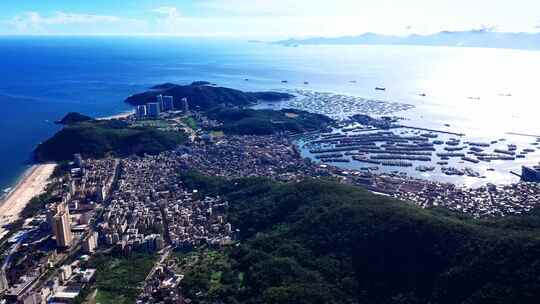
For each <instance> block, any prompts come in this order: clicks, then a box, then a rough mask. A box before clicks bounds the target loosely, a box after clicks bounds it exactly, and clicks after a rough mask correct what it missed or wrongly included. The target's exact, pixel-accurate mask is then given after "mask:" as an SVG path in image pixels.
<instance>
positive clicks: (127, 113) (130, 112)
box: [96, 110, 135, 120]
mask: <svg viewBox="0 0 540 304" xmlns="http://www.w3.org/2000/svg"><path fill="white" fill-rule="evenodd" d="M133 114H135V110H127V111H123V112H120V113H118V114H116V115H110V116H104V117H97V118H96V119H97V120H111V119H121V118H126V117H129V116H131V115H133Z"/></svg>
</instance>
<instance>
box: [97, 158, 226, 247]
mask: <svg viewBox="0 0 540 304" xmlns="http://www.w3.org/2000/svg"><path fill="white" fill-rule="evenodd" d="M173 156H174V154H162V155H158V156H146V157H142V158H139V157H133V158H129V159H124V160H122V163H121V173H120V176H119V179H118V186H117V189H116V190H115V191H114V192H113V193H112V195H111V198H110V204H109V205H108V206H107V207H106V209H105V212H104V216H103V222H101V223H100V224H99V231H100V233H102V234H103V236H104V238H105V241H106V243H107V244H109V245H119V246H121V247H122V249H123V250H126V251H127V253H129V252H131V251H132V250H137V249H142V250H149V251H157V250H161V249H163V248H164V246H165V241H167V243H169V244H170V245H172V246H174V247H180V248H192V247H195V246H197V245H200V244H208V245H222V244H224V243H228V242H230V240H231V238H232V236H233V229H232V226H231V224H229V223H227V222H226V221H225V220H224V216H223V214H224V212H225V208H226V206H227V202H222V201H221V200H220V199H219V198H212V197H204V198H199V196H198V195H197V193H193V192H190V191H188V190H187V189H184V188H183V187H182V184H181V181H180V177H179V174H178V173H179V171H178V168H179V163H178V159H179V158H177V157H173ZM164 238H166V240H165V239H164Z"/></svg>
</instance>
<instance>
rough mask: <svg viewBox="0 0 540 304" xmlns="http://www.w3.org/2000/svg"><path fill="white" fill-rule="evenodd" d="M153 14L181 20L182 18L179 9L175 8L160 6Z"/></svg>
mask: <svg viewBox="0 0 540 304" xmlns="http://www.w3.org/2000/svg"><path fill="white" fill-rule="evenodd" d="M152 12H154V13H157V14H160V15H165V16H167V17H168V18H179V17H180V15H181V14H180V11H179V10H178V8H176V7H174V6H160V7H157V8H155V9H153V10H152Z"/></svg>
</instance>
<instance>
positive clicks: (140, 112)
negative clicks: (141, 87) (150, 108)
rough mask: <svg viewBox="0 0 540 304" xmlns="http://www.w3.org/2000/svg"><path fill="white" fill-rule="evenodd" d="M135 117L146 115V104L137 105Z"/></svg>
mask: <svg viewBox="0 0 540 304" xmlns="http://www.w3.org/2000/svg"><path fill="white" fill-rule="evenodd" d="M136 112H137V117H138V118H144V117H146V115H147V113H146V105H140V106H137V110H136Z"/></svg>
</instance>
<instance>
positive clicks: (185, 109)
mask: <svg viewBox="0 0 540 304" xmlns="http://www.w3.org/2000/svg"><path fill="white" fill-rule="evenodd" d="M182 111H183V112H184V113H185V114H187V113H188V112H189V103H188V99H187V98H186V97H184V98H182Z"/></svg>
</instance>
